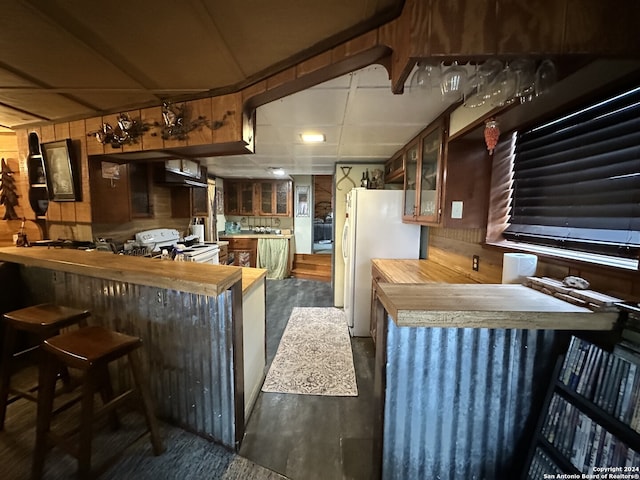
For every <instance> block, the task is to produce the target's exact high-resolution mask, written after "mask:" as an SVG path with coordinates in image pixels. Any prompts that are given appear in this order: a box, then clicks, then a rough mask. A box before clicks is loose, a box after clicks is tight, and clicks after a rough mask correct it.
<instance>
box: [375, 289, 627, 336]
mask: <svg viewBox="0 0 640 480" xmlns="http://www.w3.org/2000/svg"><path fill="white" fill-rule="evenodd" d="M378 297H379V298H380V301H381V302H382V305H383V306H384V308H385V310H386V311H387V312H388V313H389V315H390V316H391V317H392V318H393V320H394V321H395V323H396V325H398V326H399V327H403V326H406V327H451V328H515V329H529V330H538V329H544V330H613V328H614V326H615V323H616V320H617V319H618V313H617V312H593V311H591V310H589V309H588V308H584V307H579V306H577V305H573V304H571V303H568V302H565V301H564V300H560V299H558V298H555V297H552V296H550V295H546V294H544V293H542V292H539V291H537V290H534V289H532V288H528V287H525V286H523V285H506V284H443V283H433V284H391V283H380V285H379V288H378Z"/></svg>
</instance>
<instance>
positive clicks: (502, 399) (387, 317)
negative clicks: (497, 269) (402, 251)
mask: <svg viewBox="0 0 640 480" xmlns="http://www.w3.org/2000/svg"><path fill="white" fill-rule="evenodd" d="M372 275H373V294H374V298H373V306H372V308H373V315H372V326H374V328H373V331H374V333H375V336H376V337H375V338H376V341H375V345H376V352H375V355H376V356H375V367H374V397H375V400H374V402H375V403H374V411H375V414H374V450H373V451H374V465H375V468H374V475H373V478H374V479H383V480H384V479H389V478H395V477H396V476H397V472H403V474H404V475H405V476H406V477H407V478H518V477H519V476H520V473H521V472H520V471H519V469H516V471H514V470H513V467H514V465H515V466H517V465H518V458H521V457H523V456H524V453H525V450H523V447H522V445H526V444H528V441H529V438H530V437H531V435H533V431H532V426H531V424H530V418H531V415H532V414H533V413H534V409H535V407H536V404H537V403H536V402H538V401H539V398H542V395H543V394H544V391H545V389H546V384H547V383H548V382H549V378H550V376H551V372H552V371H553V365H554V363H555V359H556V355H557V352H558V351H559V349H560V348H561V346H562V345H566V343H568V338H569V335H570V332H571V331H575V330H595V331H610V330H612V329H613V328H614V326H615V322H616V320H617V318H618V314H617V313H615V312H604V311H599V312H593V311H591V310H589V309H587V308H583V307H579V306H576V305H573V304H571V303H568V302H565V301H564V300H560V299H558V298H555V297H552V296H550V295H546V294H544V293H542V292H539V291H537V290H533V289H530V288H528V287H525V286H523V285H503V284H478V283H474V282H473V281H472V280H470V279H469V278H467V277H465V276H463V275H460V274H458V273H456V272H453V271H451V270H449V269H447V268H446V266H443V265H440V264H437V263H435V262H432V261H429V260H381V259H375V260H373V261H372ZM416 426H417V427H416ZM479 437H482V438H483V442H481V443H478V442H477V438H479ZM495 452H500V455H496V453H495ZM461 459H462V460H461Z"/></svg>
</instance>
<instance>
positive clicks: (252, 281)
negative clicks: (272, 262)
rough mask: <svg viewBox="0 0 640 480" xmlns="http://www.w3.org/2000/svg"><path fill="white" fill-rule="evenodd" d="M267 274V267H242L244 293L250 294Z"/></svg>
mask: <svg viewBox="0 0 640 480" xmlns="http://www.w3.org/2000/svg"><path fill="white" fill-rule="evenodd" d="M266 276H267V270H266V269H265V268H249V267H242V295H243V296H244V295H247V294H249V293H250V292H251V291H252V290H253V289H254V288H255V287H257V286H258V283H259V281H260V280H262V279H264V278H266Z"/></svg>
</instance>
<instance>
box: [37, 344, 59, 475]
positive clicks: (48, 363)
mask: <svg viewBox="0 0 640 480" xmlns="http://www.w3.org/2000/svg"><path fill="white" fill-rule="evenodd" d="M40 353H41V358H40V360H41V362H40V373H39V378H38V385H39V387H38V414H37V419H36V444H35V448H34V454H33V466H32V470H31V474H32V478H33V479H34V480H39V479H40V478H41V477H42V471H43V469H44V461H45V458H46V455H47V450H48V449H49V446H48V440H47V437H48V434H49V430H50V428H51V412H52V410H53V397H54V396H55V388H56V377H57V376H58V368H59V366H58V363H57V361H56V360H55V358H53V357H49V356H47V355H44V352H42V351H41V352H40Z"/></svg>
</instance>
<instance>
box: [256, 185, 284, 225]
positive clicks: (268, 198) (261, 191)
mask: <svg viewBox="0 0 640 480" xmlns="http://www.w3.org/2000/svg"><path fill="white" fill-rule="evenodd" d="M257 191H258V197H259V199H260V201H259V202H258V208H259V211H258V215H266V216H271V217H290V216H291V182H289V181H286V180H280V181H273V180H261V181H260V182H258V190H257Z"/></svg>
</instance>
